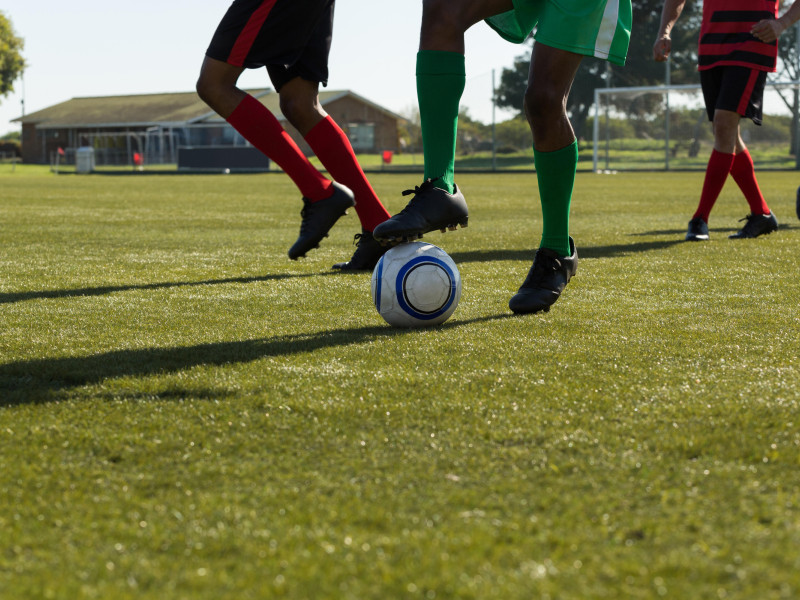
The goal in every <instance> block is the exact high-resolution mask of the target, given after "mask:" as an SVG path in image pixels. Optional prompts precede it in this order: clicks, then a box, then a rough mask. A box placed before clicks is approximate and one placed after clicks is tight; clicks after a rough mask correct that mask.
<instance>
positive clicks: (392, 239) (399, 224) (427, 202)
mask: <svg viewBox="0 0 800 600" xmlns="http://www.w3.org/2000/svg"><path fill="white" fill-rule="evenodd" d="M437 180H438V178H437V179H426V180H425V181H424V182H423V183H422V185H420V186H417V187H415V188H414V189H413V190H406V191H404V192H403V195H404V196H407V195H409V194H414V197H413V198H412V199H411V201H410V202H409V203H408V204H407V205H406V207H405V208H404V209H403V210H401V211H400V212H399V213H398V214H396V215H394V216H393V217H392V218H391V219H388V220H386V221H384V222H383V223H381V224H380V225H378V226H377V227H376V228H375V231H373V232H372V235H373V236H374V237H375V239H376V240H378V242H380V243H382V244H387V243H389V244H399V243H402V242H410V241H413V240H416V239H419V238H421V237H422V236H423V235H424V234H426V233H429V232H431V231H435V230H436V229H439V230H440V231H442V232H443V233H444V232H445V231H446V230H447V229H450V230H451V231H454V230H455V229H457V227H458V226H459V225H460V226H461V227H466V226H467V221H468V219H469V212H468V210H467V203H466V201H465V200H464V195H463V194H462V193H461V190H459V189H458V187H457V186H455V185H454V186H453V193H452V194H448V193H447V191H445V190H443V189H441V188H438V187H436V186H435V185H434V182H435V181H437Z"/></svg>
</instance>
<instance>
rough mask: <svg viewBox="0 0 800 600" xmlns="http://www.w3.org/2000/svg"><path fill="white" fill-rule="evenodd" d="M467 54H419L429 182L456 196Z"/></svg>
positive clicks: (423, 143)
mask: <svg viewBox="0 0 800 600" xmlns="http://www.w3.org/2000/svg"><path fill="white" fill-rule="evenodd" d="M466 81H467V76H466V68H465V66H464V55H463V54H460V53H458V52H442V51H438V50H420V51H419V52H418V53H417V101H418V102H419V116H420V121H421V125H422V140H423V142H422V153H423V155H424V157H425V179H436V178H437V177H441V179H439V180H438V181H437V182H436V183H435V184H434V185H436V187H439V188H441V189H443V190H446V191H447V192H448V193H451V194H452V193H453V174H454V172H455V162H456V133H457V131H458V105H459V102H460V101H461V94H463V93H464V85H465V84H466Z"/></svg>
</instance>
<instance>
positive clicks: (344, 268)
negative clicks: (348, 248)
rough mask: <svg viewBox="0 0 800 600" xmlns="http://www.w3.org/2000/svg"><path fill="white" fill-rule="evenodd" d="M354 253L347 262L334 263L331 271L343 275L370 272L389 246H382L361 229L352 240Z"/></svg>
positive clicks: (369, 233)
mask: <svg viewBox="0 0 800 600" xmlns="http://www.w3.org/2000/svg"><path fill="white" fill-rule="evenodd" d="M353 243H354V244H355V245H356V251H355V252H354V253H353V257H352V258H351V259H350V260H349V261H348V262H341V263H336V264H335V265H333V267H332V268H333V269H335V270H337V271H341V272H343V273H355V272H358V271H372V270H373V269H374V268H375V265H377V264H378V261H379V260H380V258H381V256H383V255H384V254H385V253H386V251H387V250H388V249H389V246H382V245H380V244H379V243H378V242H376V241H375V238H373V237H372V233H371V232H369V231H367V230H366V229H362V230H361V233H357V234H356V235H355V237H354V238H353Z"/></svg>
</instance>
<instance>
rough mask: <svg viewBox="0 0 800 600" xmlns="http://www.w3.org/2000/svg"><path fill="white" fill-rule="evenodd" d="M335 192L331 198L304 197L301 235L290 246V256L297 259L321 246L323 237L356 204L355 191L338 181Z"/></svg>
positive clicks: (335, 184) (326, 235)
mask: <svg viewBox="0 0 800 600" xmlns="http://www.w3.org/2000/svg"><path fill="white" fill-rule="evenodd" d="M333 187H334V192H333V194H332V195H331V196H330V197H329V198H325V199H324V200H319V201H317V202H311V200H309V199H308V198H303V210H301V211H300V216H301V217H302V221H301V222H300V236H299V237H298V238H297V241H296V242H295V243H294V245H293V246H292V247H291V248H289V258H291V259H292V260H297V259H298V258H301V257H303V256H305V255H306V252H308V251H309V250H312V249H313V248H319V243H320V242H321V241H322V238H324V237H328V232H329V231H330V230H331V227H333V225H334V223H336V221H337V220H338V219H339V217H341V216H342V215H345V214H347V209H348V208H350V207H351V206H355V203H356V202H355V199H354V197H353V192H351V191H350V189H349V188H346V187H344V186H343V185H340V184H338V183H336V182H334V183H333Z"/></svg>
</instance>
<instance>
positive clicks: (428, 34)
mask: <svg viewBox="0 0 800 600" xmlns="http://www.w3.org/2000/svg"><path fill="white" fill-rule="evenodd" d="M462 16H463V13H461V12H459V11H458V10H454V9H453V6H452V2H450V0H423V2H422V27H421V37H422V38H423V39H424V38H428V39H429V40H432V39H434V38H438V37H442V36H449V35H454V34H456V35H460V34H463V33H464V32H465V31H466V30H467V29H468V28H469V24H467V23H465V22H463V21H462Z"/></svg>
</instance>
